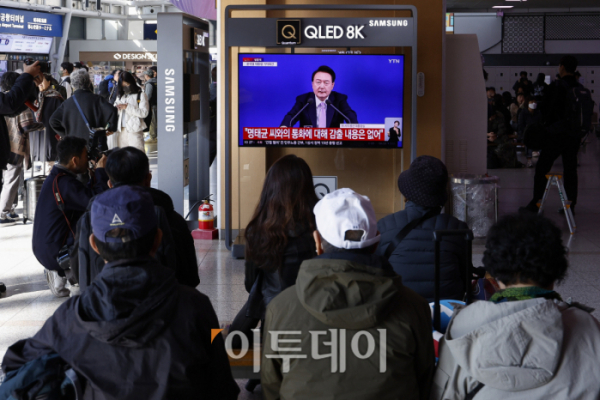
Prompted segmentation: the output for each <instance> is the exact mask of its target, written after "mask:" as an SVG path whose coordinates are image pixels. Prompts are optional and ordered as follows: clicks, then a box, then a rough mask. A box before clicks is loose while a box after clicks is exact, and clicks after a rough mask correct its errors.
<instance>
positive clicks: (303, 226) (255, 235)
mask: <svg viewBox="0 0 600 400" xmlns="http://www.w3.org/2000/svg"><path fill="white" fill-rule="evenodd" d="M317 201H318V198H317V195H316V193H315V189H314V186H313V178H312V172H311V170H310V167H309V166H308V164H307V163H306V161H304V160H303V159H302V158H299V157H297V156H295V155H287V156H284V157H282V158H280V159H279V160H277V161H276V162H275V164H273V165H272V166H271V168H269V171H268V172H267V176H266V177H265V181H264V184H263V189H262V192H261V195H260V200H259V202H258V206H257V207H256V210H255V211H254V215H253V217H252V219H251V220H250V222H249V223H248V226H247V227H246V231H245V237H246V257H245V258H246V263H245V270H246V276H245V279H244V284H245V286H246V291H248V293H249V297H248V301H247V303H246V305H244V307H243V308H242V310H241V311H240V312H239V313H238V315H237V316H236V318H235V319H234V321H233V323H232V325H231V329H230V331H238V330H239V331H242V332H244V333H246V334H251V331H250V330H251V329H252V328H255V327H256V325H257V324H258V321H260V320H262V321H264V318H265V309H266V307H267V305H268V304H269V303H270V302H271V300H273V299H274V298H275V297H276V296H277V295H279V293H281V292H282V291H283V290H285V289H287V288H288V287H290V286H293V285H294V284H295V283H296V278H297V276H298V270H299V268H300V264H302V262H303V261H304V260H308V259H311V258H313V257H315V256H316V255H317V254H316V252H315V241H314V239H313V235H312V233H313V231H314V230H315V229H316V228H315V227H316V225H315V219H314V215H313V212H312V210H313V208H314V206H315V204H317ZM234 347H239V346H238V345H237V344H236V345H234Z"/></svg>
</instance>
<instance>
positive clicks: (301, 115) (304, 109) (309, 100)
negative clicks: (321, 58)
mask: <svg viewBox="0 0 600 400" xmlns="http://www.w3.org/2000/svg"><path fill="white" fill-rule="evenodd" d="M334 86H335V72H334V71H333V69H331V68H329V67H328V66H326V65H322V66H320V67H319V68H317V70H316V71H315V72H313V74H312V88H313V91H312V92H310V93H305V94H302V95H300V96H298V97H296V104H294V107H292V109H291V110H290V111H289V112H288V113H287V114H286V115H285V117H283V121H281V124H280V126H283V127H291V126H294V125H295V124H296V123H298V122H299V123H300V126H301V127H302V126H312V127H314V128H339V127H340V124H343V123H350V124H357V123H358V119H357V117H356V112H354V110H352V108H351V107H350V105H349V104H348V102H347V99H348V96H346V95H345V94H341V93H338V92H334V91H333V87H334Z"/></svg>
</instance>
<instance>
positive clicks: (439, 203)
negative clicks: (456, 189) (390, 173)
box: [398, 156, 448, 207]
mask: <svg viewBox="0 0 600 400" xmlns="http://www.w3.org/2000/svg"><path fill="white" fill-rule="evenodd" d="M447 186H448V170H447V169H446V166H445V165H444V163H443V162H442V161H441V160H439V159H437V158H435V157H431V156H421V157H417V159H415V161H413V163H412V164H411V165H410V168H409V169H407V170H406V171H404V172H403V173H401V174H400V176H399V177H398V189H400V193H402V194H403V195H404V197H406V198H407V199H408V200H410V201H412V202H413V203H416V204H418V205H420V206H423V207H443V206H444V204H446V201H447V200H448V193H447V191H446V190H447Z"/></svg>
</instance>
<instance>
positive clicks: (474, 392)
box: [465, 382, 485, 400]
mask: <svg viewBox="0 0 600 400" xmlns="http://www.w3.org/2000/svg"><path fill="white" fill-rule="evenodd" d="M484 386H485V385H484V384H483V383H481V382H479V384H478V385H477V386H475V389H473V390H471V391H470V392H469V393H467V395H466V396H465V400H473V399H474V398H475V396H477V393H479V391H480V390H481V389H483V387H484Z"/></svg>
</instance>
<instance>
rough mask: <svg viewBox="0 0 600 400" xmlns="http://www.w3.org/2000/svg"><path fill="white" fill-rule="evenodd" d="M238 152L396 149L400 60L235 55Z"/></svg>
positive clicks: (400, 112)
mask: <svg viewBox="0 0 600 400" xmlns="http://www.w3.org/2000/svg"><path fill="white" fill-rule="evenodd" d="M238 63H239V76H238V77H239V127H240V130H239V145H240V146H241V147H270V146H283V147H366V148H399V147H402V143H403V124H402V121H403V116H404V56H402V55H346V54H343V55H338V54H240V55H239V60H238Z"/></svg>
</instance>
